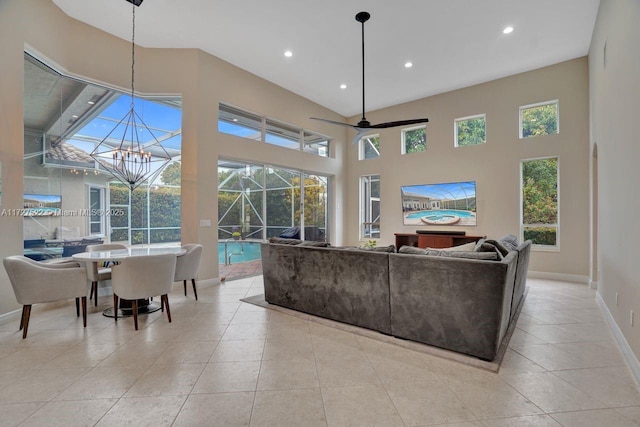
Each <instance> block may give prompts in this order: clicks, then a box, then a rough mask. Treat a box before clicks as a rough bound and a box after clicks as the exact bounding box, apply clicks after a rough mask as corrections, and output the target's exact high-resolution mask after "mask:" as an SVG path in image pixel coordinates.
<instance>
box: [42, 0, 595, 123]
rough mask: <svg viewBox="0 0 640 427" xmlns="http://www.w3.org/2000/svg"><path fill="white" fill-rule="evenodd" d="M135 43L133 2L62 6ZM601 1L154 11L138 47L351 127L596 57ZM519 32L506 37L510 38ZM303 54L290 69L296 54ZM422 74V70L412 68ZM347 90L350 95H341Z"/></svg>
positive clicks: (202, 5)
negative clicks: (225, 69)
mask: <svg viewBox="0 0 640 427" xmlns="http://www.w3.org/2000/svg"><path fill="white" fill-rule="evenodd" d="M52 1H53V2H54V3H55V4H56V5H58V7H60V8H61V9H62V10H63V11H64V12H65V13H66V14H67V15H69V16H71V17H73V18H76V19H78V20H80V21H83V22H86V23H87V24H89V25H92V26H94V27H97V28H100V29H102V30H104V31H106V32H108V33H111V34H114V35H116V36H118V37H121V38H123V39H125V40H131V12H132V11H131V8H132V6H131V4H130V3H128V2H127V1H125V0H83V1H79V0H52ZM598 5H599V0H396V1H390V0H366V1H365V0H322V1H318V0H316V1H314V0H269V1H264V0H146V1H145V2H144V3H143V4H142V5H141V6H140V7H139V8H137V9H136V44H139V45H140V46H144V47H165V48H199V49H202V50H203V51H205V52H209V53H211V54H212V55H215V56H217V57H219V58H222V59H224V60H226V61H228V62H230V63H232V64H234V65H236V66H238V67H240V68H243V69H245V70H247V71H249V72H251V73H254V74H256V75H258V76H260V77H263V78H264V79H266V80H269V81H271V82H273V83H276V84H278V85H280V86H282V87H284V88H286V89H289V90H291V91H293V92H295V93H297V94H299V95H302V96H304V97H305V98H308V99H310V100H312V101H315V102H317V103H319V104H321V105H323V106H325V107H327V108H329V109H331V110H333V111H335V112H337V113H340V114H342V115H344V116H351V115H358V114H360V113H361V109H362V99H361V97H362V80H361V79H362V78H361V75H362V69H361V61H362V59H361V48H362V46H361V24H360V23H358V22H356V20H355V19H354V17H355V15H356V13H358V12H360V11H363V10H364V11H367V12H369V13H371V19H370V20H369V22H367V23H366V24H365V44H366V109H367V111H371V110H375V109H378V108H382V107H386V106H390V105H395V104H399V103H402V102H406V101H411V100H414V99H419V98H423V97H425V96H430V95H434V94H437V93H442V92H446V91H449V90H453V89H458V88H461V87H466V86H470V85H473V84H477V83H482V82H486V81H489V80H494V79H497V78H501V77H504V76H508V75H511V74H515V73H520V72H523V71H528V70H532V69H536V68H540V67H543V66H546V65H551V64H555V63H558V62H562V61H566V60H569V59H573V58H577V57H580V56H584V55H586V54H587V53H588V50H589V44H590V42H591V34H592V32H593V26H594V23H595V18H596V14H597V10H598ZM507 25H512V26H513V27H514V28H515V30H514V31H513V33H511V34H509V35H505V34H503V33H502V30H503V28H504V27H505V26H507ZM287 49H290V50H292V51H293V56H292V57H291V58H285V57H284V55H283V53H284V51H285V50H287ZM407 61H411V62H413V64H414V66H413V68H411V69H406V68H405V67H404V63H405V62H407ZM341 83H346V84H347V85H348V87H347V89H345V90H341V89H340V88H339V85H340V84H341Z"/></svg>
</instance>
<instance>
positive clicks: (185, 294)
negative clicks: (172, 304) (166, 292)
mask: <svg viewBox="0 0 640 427" xmlns="http://www.w3.org/2000/svg"><path fill="white" fill-rule="evenodd" d="M182 284H183V285H184V296H185V297H186V296H187V281H186V280H183V281H182Z"/></svg>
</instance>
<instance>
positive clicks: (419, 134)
mask: <svg viewBox="0 0 640 427" xmlns="http://www.w3.org/2000/svg"><path fill="white" fill-rule="evenodd" d="M426 150H427V127H426V126H419V127H414V128H410V129H403V130H402V154H409V153H419V152H421V151H426Z"/></svg>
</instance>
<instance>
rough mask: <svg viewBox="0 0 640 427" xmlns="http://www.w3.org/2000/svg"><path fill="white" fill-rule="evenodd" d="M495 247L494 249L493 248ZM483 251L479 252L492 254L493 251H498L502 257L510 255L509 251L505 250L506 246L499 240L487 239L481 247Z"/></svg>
mask: <svg viewBox="0 0 640 427" xmlns="http://www.w3.org/2000/svg"><path fill="white" fill-rule="evenodd" d="M492 247H493V248H492ZM480 248H481V250H480V251H479V252H491V251H493V250H495V251H498V252H499V253H500V255H502V256H503V257H504V256H507V254H508V253H509V249H507V248H505V247H504V245H503V244H502V243H500V242H498V241H497V240H493V239H487V240H485V241H484V242H483V243H482V245H481V246H480Z"/></svg>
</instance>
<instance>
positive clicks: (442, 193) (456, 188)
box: [401, 181, 477, 226]
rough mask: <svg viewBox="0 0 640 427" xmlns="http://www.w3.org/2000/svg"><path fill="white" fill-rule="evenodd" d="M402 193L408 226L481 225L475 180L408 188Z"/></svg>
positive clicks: (405, 221) (410, 186)
mask: <svg viewBox="0 0 640 427" xmlns="http://www.w3.org/2000/svg"><path fill="white" fill-rule="evenodd" d="M401 192H402V219H403V224H404V225H462V226H475V225H477V221H476V182H475V181H463V182H446V183H439V184H423V185H405V186H402V187H401Z"/></svg>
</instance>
